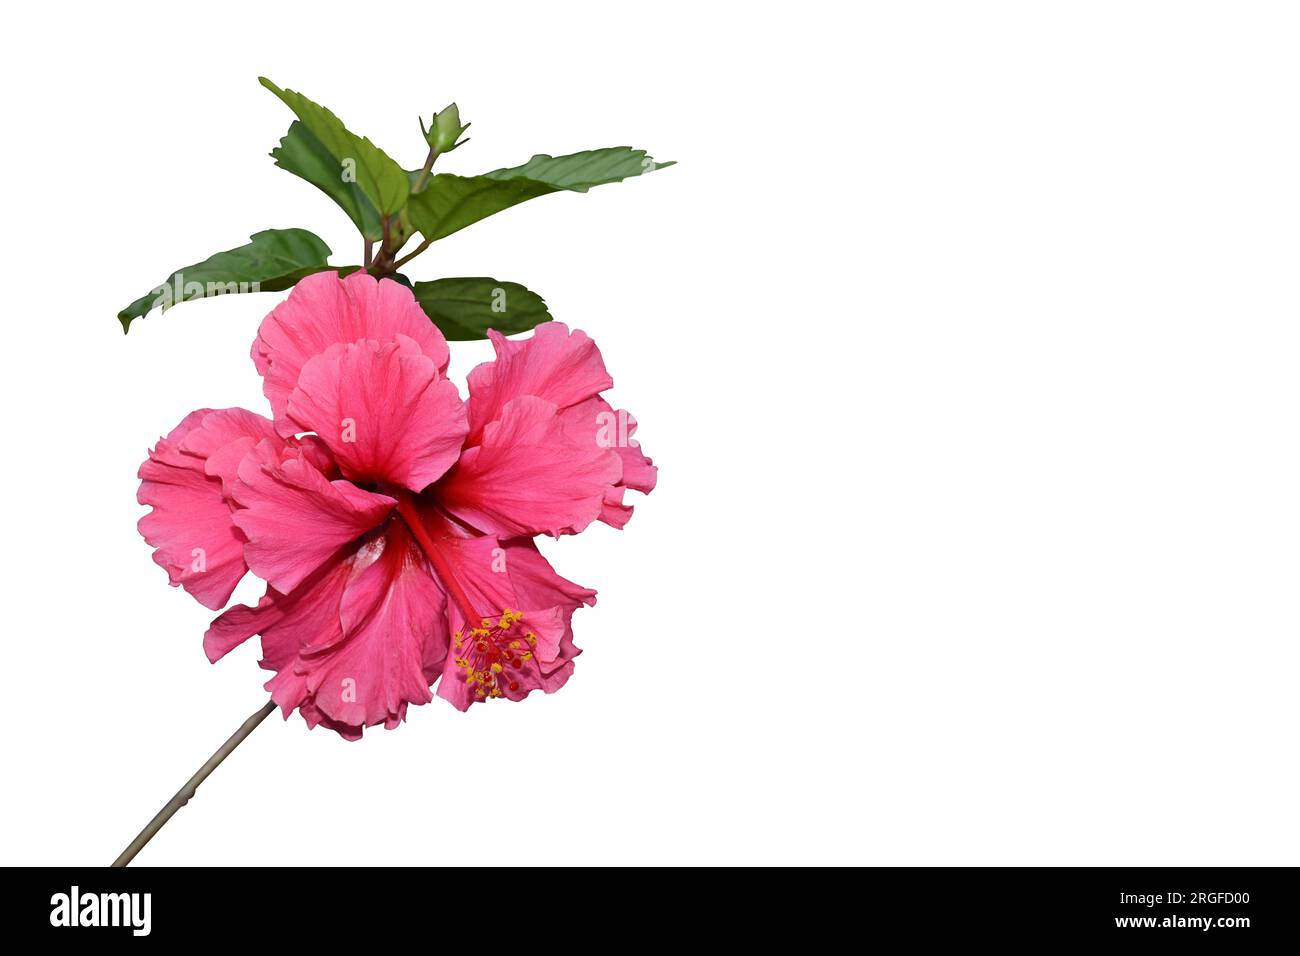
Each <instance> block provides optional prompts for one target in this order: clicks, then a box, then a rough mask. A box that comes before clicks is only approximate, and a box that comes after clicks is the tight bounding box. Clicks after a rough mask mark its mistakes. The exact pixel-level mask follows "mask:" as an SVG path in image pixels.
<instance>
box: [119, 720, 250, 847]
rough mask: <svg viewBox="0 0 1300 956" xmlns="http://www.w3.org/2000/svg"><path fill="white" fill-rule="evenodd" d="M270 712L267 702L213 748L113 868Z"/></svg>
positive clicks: (150, 836)
mask: <svg viewBox="0 0 1300 956" xmlns="http://www.w3.org/2000/svg"><path fill="white" fill-rule="evenodd" d="M273 710H275V704H274V703H273V702H272V701H269V700H268V701H267V702H266V704H265V705H263V706H262V707H261V708H260V709H259V710H258V711H257V713H255V714H253V715H252V716H251V717H249V718H248V719H247V720H246V721H244V722H243V723H242V724H240V725H239V729H238V730H236V731H235V732H234V733H233V734H231V735H230V739H229V740H227V741H226V742H225V743H224V744H222V745H221V746H220V747H218V748H217V752H216V753H214V754H213V755H212V756H211V757H209V758H208V760H207V762H206V763H205V764H204V765H203V766H202V767H200V768H199V771H198V773H196V774H195V775H194V776H192V777H190V779H189V780H187V781H186V782H185V786H183V787H181V788H180V790H178V791H176V796H174V797H172V798H171V799H170V800H168V801H167V804H166V805H165V806H164V807H163V808H162V809H161V810H159V811H158V813H157V814H156V815H155V816H154V818H153V819H152V820H150V821H149V824H148V826H146V827H145V828H144V829H143V830H141V831H140V833H139V835H138V836H137V837H136V838H135V839H134V840H132V841H131V842H130V844H129V845H128V846H127V848H126V849H125V850H123V851H122V852H121V853H120V854H119V855H118V857H117V859H116V860H114V861H113V866H126V865H127V864H128V863H130V862H131V861H132V860H133V859H135V855H136V854H137V853H139V852H140V850H141V849H142V848H143V847H144V845H145V844H146V843H148V842H149V841H150V840H152V839H153V837H154V834H155V833H157V832H158V831H159V830H161V829H162V828H163V824H165V823H166V822H167V821H168V820H170V819H171V818H172V817H174V816H175V815H176V811H177V810H179V809H180V808H181V807H183V806H185V804H187V803H189V802H190V798H191V797H193V796H194V792H195V791H196V790H198V789H199V784H201V783H202V782H203V781H204V780H207V779H208V775H209V774H211V773H212V771H214V770H216V769H217V765H218V764H219V763H221V761H223V760H225V759H226V758H227V757H228V756H230V752H231V751H232V750H234V749H235V748H236V747H238V746H239V745H240V744H241V743H243V742H244V738H245V737H247V736H248V735H249V734H251V733H252V732H253V731H254V730H255V729H256V728H257V725H258V724H260V723H261V722H262V721H263V720H265V719H266V717H267V715H268V714H270V713H271V711H273Z"/></svg>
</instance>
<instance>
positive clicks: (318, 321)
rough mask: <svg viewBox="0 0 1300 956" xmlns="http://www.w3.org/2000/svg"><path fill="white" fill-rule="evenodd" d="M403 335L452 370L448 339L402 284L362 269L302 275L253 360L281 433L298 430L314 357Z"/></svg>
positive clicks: (256, 345) (263, 330)
mask: <svg viewBox="0 0 1300 956" xmlns="http://www.w3.org/2000/svg"><path fill="white" fill-rule="evenodd" d="M398 335H405V336H407V337H409V338H411V339H413V340H415V342H416V343H417V344H418V345H419V347H420V350H421V351H422V352H423V353H424V354H425V355H427V356H428V357H429V359H430V360H432V362H433V364H434V366H435V367H436V368H437V369H438V371H439V373H445V372H446V370H447V360H448V357H449V352H448V349H447V340H446V339H444V338H443V336H442V333H441V332H439V331H438V328H437V326H435V325H434V324H433V323H432V322H430V321H429V317H428V316H427V315H425V314H424V310H423V309H421V308H420V306H419V303H417V302H416V301H415V296H414V295H413V294H412V292H411V290H410V289H408V288H406V287H405V286H404V285H402V284H401V283H399V282H395V281H393V280H392V279H384V280H376V279H375V278H373V277H372V276H369V275H367V274H366V273H365V272H360V271H358V272H354V273H352V274H351V275H349V276H348V277H347V278H344V279H340V278H339V277H338V275H337V274H336V273H334V272H318V273H316V274H315V275H311V276H307V277H306V278H305V279H302V280H300V281H299V282H298V284H297V285H295V286H294V287H293V291H292V292H291V293H289V298H288V299H286V300H285V301H284V302H282V303H281V304H280V305H279V306H277V307H276V309H275V310H274V311H273V312H272V313H271V314H270V315H268V316H267V317H266V318H265V319H264V320H263V321H262V325H261V327H260V328H259V329H258V330H257V338H256V339H255V340H254V341H253V349H252V355H253V363H254V364H255V365H256V366H257V371H258V373H259V374H261V376H262V378H263V383H262V391H263V393H264V394H265V395H266V397H267V400H268V401H270V403H271V410H272V412H273V413H274V416H275V422H276V427H277V428H278V429H279V430H280V434H282V435H291V434H293V433H294V432H295V431H296V430H297V429H296V427H295V425H294V424H293V422H292V421H290V420H289V419H288V418H287V417H286V411H287V409H288V405H289V396H290V394H291V393H292V392H293V390H294V387H295V386H296V385H297V384H298V376H299V374H300V373H301V371H302V368H303V366H304V365H306V364H307V362H308V361H310V360H311V359H312V358H313V357H314V356H316V355H319V354H320V353H322V352H324V351H325V350H326V349H327V348H329V347H330V346H331V345H334V344H335V343H338V342H343V343H347V342H356V341H358V340H359V339H375V340H377V341H379V342H392V341H395V339H396V337H397V336H398Z"/></svg>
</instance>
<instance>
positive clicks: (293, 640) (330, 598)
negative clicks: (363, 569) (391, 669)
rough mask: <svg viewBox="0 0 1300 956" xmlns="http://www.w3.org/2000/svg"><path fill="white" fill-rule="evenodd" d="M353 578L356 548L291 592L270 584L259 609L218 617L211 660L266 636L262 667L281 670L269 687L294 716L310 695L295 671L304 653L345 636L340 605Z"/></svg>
mask: <svg viewBox="0 0 1300 956" xmlns="http://www.w3.org/2000/svg"><path fill="white" fill-rule="evenodd" d="M351 576H352V555H351V550H350V549H343V550H340V551H339V552H338V553H337V554H336V555H335V556H334V557H333V558H331V559H330V560H328V561H326V563H325V564H323V565H322V566H321V567H320V568H318V569H317V570H316V571H315V572H314V573H312V574H311V575H310V576H309V577H308V578H307V579H306V580H304V581H303V582H302V583H301V584H300V585H298V587H296V588H294V590H293V591H291V592H290V593H288V594H283V593H281V592H279V591H276V590H275V589H274V588H267V591H266V594H265V595H264V596H263V597H262V599H261V600H260V601H258V603H257V606H256V607H249V606H248V605H246V604H240V605H236V606H235V607H232V608H231V609H230V610H228V611H226V612H225V613H224V614H222V615H221V616H220V617H218V618H217V619H216V620H214V621H213V622H212V626H211V627H209V628H208V632H207V634H205V635H204V636H203V649H204V651H205V652H206V653H207V655H208V660H210V661H214V662H215V661H218V660H220V659H221V658H222V657H223V656H225V655H226V654H227V653H229V652H230V651H231V650H233V649H234V648H235V647H238V646H239V645H240V644H242V643H243V642H244V641H246V640H247V639H248V638H250V637H252V636H253V635H254V634H261V635H262V662H261V664H262V667H264V668H266V669H267V670H271V671H276V672H277V673H276V675H275V676H274V677H272V678H271V679H270V680H269V681H267V683H266V689H267V690H269V691H270V692H271V699H272V700H274V701H275V702H276V704H278V705H279V706H280V709H281V710H282V711H283V712H284V715H285V717H288V716H289V714H290V713H292V712H293V709H294V708H295V707H298V706H300V705H301V704H302V703H303V702H304V701H306V700H307V699H308V697H309V695H308V691H307V681H306V678H304V677H303V675H302V674H299V673H297V671H296V670H295V665H296V664H297V662H298V652H299V651H300V650H301V649H302V648H304V647H307V646H309V645H311V644H317V643H321V644H327V643H329V642H331V641H336V640H338V639H339V638H340V637H341V636H342V633H343V627H342V624H341V623H340V620H339V603H340V601H341V600H342V597H343V590H344V588H345V587H346V586H347V582H348V579H349V578H350V577H351Z"/></svg>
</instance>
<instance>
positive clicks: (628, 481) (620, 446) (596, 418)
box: [560, 396, 659, 528]
mask: <svg viewBox="0 0 1300 956" xmlns="http://www.w3.org/2000/svg"><path fill="white" fill-rule="evenodd" d="M560 420H561V421H563V422H564V427H565V430H566V431H567V432H569V434H570V435H573V436H575V437H579V438H581V439H582V440H584V441H590V442H592V443H593V444H595V445H596V446H597V447H599V448H612V449H613V450H614V451H616V452H618V457H619V460H620V461H621V462H622V463H623V477H622V479H621V480H620V481H619V482H618V484H617V486H615V487H614V488H611V489H609V490H608V491H607V492H606V494H605V504H604V507H603V508H602V509H601V513H600V520H601V521H604V522H605V523H606V524H609V525H613V526H614V527H615V528H622V527H623V526H624V525H626V524H627V522H628V520H629V519H630V518H631V517H632V507H631V505H625V504H623V489H625V488H631V489H633V490H634V491H640V492H643V493H645V494H649V493H650V492H651V491H653V490H654V486H655V484H656V482H657V481H658V478H659V469H658V468H656V467H655V466H654V462H652V461H651V460H650V459H649V458H647V457H646V456H645V454H644V453H643V452H642V451H641V446H640V444H639V443H638V442H637V440H636V439H635V438H634V437H633V436H634V435H635V434H636V419H635V418H633V417H632V415H631V414H630V413H629V412H626V411H624V410H622V409H614V408H613V407H612V406H611V405H610V404H609V402H607V401H605V400H604V399H603V398H600V397H599V396H596V397H594V398H589V399H587V400H586V401H584V402H579V403H578V404H577V405H571V406H570V407H568V408H565V409H562V410H561V412H560Z"/></svg>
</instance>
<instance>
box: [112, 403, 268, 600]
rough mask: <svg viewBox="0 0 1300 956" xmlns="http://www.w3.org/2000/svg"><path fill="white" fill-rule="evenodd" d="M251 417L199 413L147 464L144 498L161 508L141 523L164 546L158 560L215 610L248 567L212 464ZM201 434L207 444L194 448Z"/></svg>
mask: <svg viewBox="0 0 1300 956" xmlns="http://www.w3.org/2000/svg"><path fill="white" fill-rule="evenodd" d="M251 415H252V413H251V412H245V411H244V410H243V409H222V410H220V411H213V410H211V409H207V408H203V409H199V410H198V411H196V412H191V413H190V414H189V415H187V416H186V417H185V420H184V421H182V422H181V423H180V424H179V425H177V426H176V427H175V428H174V429H172V430H171V432H170V433H169V434H168V435H167V437H166V438H163V439H161V440H159V442H158V444H157V445H156V446H155V447H154V448H153V449H152V450H151V451H150V452H149V458H148V459H147V460H146V461H145V462H144V464H142V465H141V466H140V472H139V477H140V478H141V479H142V480H141V482H140V490H139V491H138V492H137V494H136V500H138V501H139V502H140V504H142V505H152V506H153V510H152V511H151V512H150V513H149V514H147V515H145V516H144V517H143V518H141V519H140V521H139V524H138V525H137V527H138V528H139V530H140V534H141V535H143V536H144V539H145V541H147V542H148V543H149V544H150V545H152V546H153V547H154V548H155V549H156V550H155V551H154V555H153V559H154V561H155V562H156V563H157V564H158V565H159V566H160V567H162V568H163V569H165V570H166V571H167V575H168V578H169V579H170V582H171V584H172V585H173V586H175V585H180V586H182V587H184V588H185V590H186V591H188V592H189V593H190V594H191V595H193V596H194V598H195V599H196V600H197V601H198V602H199V603H200V604H202V605H203V606H204V607H208V608H212V609H213V610H216V609H217V608H220V607H223V606H224V605H225V603H226V602H227V601H229V600H230V595H231V592H233V591H234V590H235V586H236V585H237V584H238V583H239V580H240V578H242V577H243V576H244V574H245V572H247V570H248V566H247V565H246V564H245V563H244V541H243V538H242V537H241V536H240V534H239V532H238V531H237V530H236V529H235V526H234V524H233V523H232V520H231V506H230V504H229V502H228V501H227V499H226V497H225V496H224V495H223V493H222V481H221V477H220V476H219V475H214V474H209V473H208V472H206V471H205V465H207V464H208V463H209V462H210V461H211V460H212V459H213V458H218V459H219V458H220V457H221V456H222V455H223V454H224V448H225V444H223V442H224V441H225V440H226V439H230V438H231V437H232V435H234V433H235V432H237V431H238V430H239V429H238V426H235V427H233V428H232V427H231V423H234V422H242V421H245V418H244V416H251ZM253 417H254V418H256V417H257V416H253ZM200 434H201V435H203V436H204V440H203V441H202V442H200V443H198V447H199V449H200V450H199V451H196V452H193V453H191V452H189V451H186V450H185V446H186V443H187V441H188V440H189V439H190V438H191V437H194V436H198V435H200ZM239 440H240V439H239V438H238V437H235V438H234V439H233V441H234V442H235V443H238V441H239ZM209 456H211V457H209Z"/></svg>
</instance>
